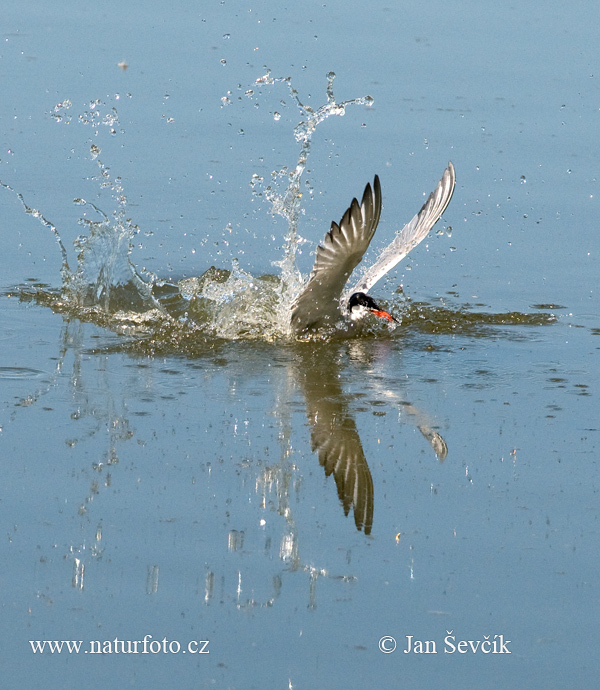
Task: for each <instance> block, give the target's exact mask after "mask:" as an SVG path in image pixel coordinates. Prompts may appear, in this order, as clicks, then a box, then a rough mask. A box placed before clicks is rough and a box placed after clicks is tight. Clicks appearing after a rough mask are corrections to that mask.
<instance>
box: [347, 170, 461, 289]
mask: <svg viewBox="0 0 600 690" xmlns="http://www.w3.org/2000/svg"><path fill="white" fill-rule="evenodd" d="M455 184H456V177H455V174H454V166H453V165H452V163H448V167H447V168H446V170H445V171H444V174H443V175H442V179H441V180H440V181H439V182H438V185H437V187H436V188H435V191H433V192H432V193H431V194H430V195H429V199H427V201H426V202H425V203H424V204H423V207H422V208H421V210H420V211H419V212H418V213H417V215H416V216H415V217H414V218H413V219H412V220H411V221H410V223H407V224H406V225H405V226H404V227H403V228H402V230H401V231H400V232H399V233H398V234H397V235H396V237H395V239H394V240H393V241H392V242H391V243H390V244H389V245H388V246H387V247H386V248H385V249H384V250H383V252H381V254H380V255H379V257H378V259H377V261H376V262H375V263H374V264H373V266H371V268H369V270H368V271H367V272H366V273H365V274H364V276H363V277H362V278H361V280H360V281H359V282H358V283H357V284H356V285H355V286H354V287H353V288H352V290H348V291H347V292H345V293H344V299H348V298H349V297H350V295H352V294H354V293H355V292H368V291H369V290H370V289H371V288H372V287H373V285H375V283H376V282H377V281H378V280H380V279H381V278H383V276H384V275H385V274H386V273H388V271H391V270H392V268H394V266H396V264H397V263H398V262H399V261H401V260H402V259H403V258H404V257H405V256H406V255H407V254H408V253H409V252H410V251H411V250H412V249H414V248H415V247H416V246H417V245H418V244H419V242H421V241H422V240H424V239H425V237H427V235H428V233H429V231H430V230H431V228H432V227H433V226H434V225H435V224H436V223H437V221H438V220H439V219H440V217H441V215H442V213H444V211H445V210H446V207H447V206H448V204H449V203H450V199H451V198H452V193H453V192H454V185H455Z"/></svg>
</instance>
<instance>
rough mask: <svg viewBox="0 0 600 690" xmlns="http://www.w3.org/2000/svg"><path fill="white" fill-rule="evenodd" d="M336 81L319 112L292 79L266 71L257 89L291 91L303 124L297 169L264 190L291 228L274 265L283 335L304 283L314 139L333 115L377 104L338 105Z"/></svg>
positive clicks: (366, 100) (297, 133)
mask: <svg viewBox="0 0 600 690" xmlns="http://www.w3.org/2000/svg"><path fill="white" fill-rule="evenodd" d="M334 80H335V73H334V72H329V74H328V75H327V102H326V103H325V104H324V105H322V106H321V107H319V108H317V110H314V109H313V108H311V107H310V106H308V105H305V104H304V103H302V101H301V100H300V96H299V94H298V91H297V90H296V89H295V88H294V86H293V85H292V80H291V77H285V78H274V77H272V76H271V73H270V71H267V73H266V74H265V75H264V76H262V77H260V78H259V79H257V80H256V85H257V86H272V85H274V84H276V83H279V82H281V83H285V84H286V85H287V87H288V89H289V92H290V96H291V97H292V100H293V101H294V103H295V104H296V106H297V108H298V110H299V111H300V113H301V116H302V120H301V121H300V122H299V123H298V124H297V125H296V127H295V128H294V137H295V139H296V141H297V142H298V143H299V144H300V154H299V157H298V162H297V163H296V167H295V168H294V169H293V170H291V171H290V170H289V169H288V168H282V169H281V170H279V171H276V172H274V173H272V178H273V184H272V185H269V186H267V187H266V188H265V196H266V198H267V200H268V201H269V202H270V203H271V204H272V211H271V212H272V214H273V215H280V216H282V217H283V218H284V219H285V220H286V221H287V224H288V231H287V234H286V236H285V244H284V247H283V258H282V259H281V260H279V261H273V265H274V266H277V267H278V268H279V269H280V271H281V291H280V302H279V304H280V308H279V314H280V315H281V316H282V317H283V319H285V320H286V323H285V324H284V323H282V324H280V325H281V327H282V332H284V333H285V334H286V335H290V334H291V332H290V325H289V314H290V312H291V307H292V303H293V301H294V299H295V298H296V297H297V296H298V294H299V292H300V290H301V289H302V286H303V285H304V279H303V277H302V274H301V273H300V271H299V270H298V267H297V265H296V257H297V254H298V247H299V245H300V244H301V241H302V240H301V238H300V236H299V234H298V223H299V218H300V215H301V211H302V192H301V180H302V175H303V174H304V171H305V170H306V164H307V160H308V157H309V154H310V149H311V143H312V136H313V134H314V133H315V130H316V129H317V127H318V126H319V125H320V124H321V123H322V122H324V121H325V120H326V119H327V118H329V117H331V116H332V115H338V116H340V117H343V116H344V115H345V114H346V108H347V107H348V106H349V105H364V106H369V107H370V106H371V105H373V102H374V101H373V98H372V97H371V96H363V97H361V98H352V99H350V100H347V101H342V102H341V103H337V102H336V100H335V96H334V93H333V82H334ZM281 179H284V180H286V181H287V184H286V187H285V189H284V190H283V192H282V193H280V192H278V184H279V181H280V180H281Z"/></svg>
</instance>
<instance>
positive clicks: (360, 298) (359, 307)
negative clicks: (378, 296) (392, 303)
mask: <svg viewBox="0 0 600 690" xmlns="http://www.w3.org/2000/svg"><path fill="white" fill-rule="evenodd" d="M348 313H349V314H350V318H351V319H352V321H358V320H359V319H362V318H363V316H365V315H366V314H369V313H370V314H375V316H378V317H379V318H380V319H386V320H387V321H395V322H396V323H400V321H399V320H398V319H397V318H396V317H395V316H392V315H391V314H390V313H388V312H387V311H385V310H384V309H381V307H379V305H378V304H377V303H376V302H375V300H374V299H373V298H372V297H369V295H366V294H365V293H364V292H355V293H354V294H353V295H352V296H351V297H350V299H349V300H348Z"/></svg>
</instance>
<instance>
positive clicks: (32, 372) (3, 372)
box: [0, 367, 47, 381]
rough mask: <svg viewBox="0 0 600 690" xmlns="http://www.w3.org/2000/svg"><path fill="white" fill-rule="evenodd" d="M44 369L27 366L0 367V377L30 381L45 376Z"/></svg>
mask: <svg viewBox="0 0 600 690" xmlns="http://www.w3.org/2000/svg"><path fill="white" fill-rule="evenodd" d="M46 375H47V374H46V372H45V371H41V370H40V369H30V368H28V367H0V379H21V380H23V381H31V380H33V379H41V378H43V377H44V376H46Z"/></svg>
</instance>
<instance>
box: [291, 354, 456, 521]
mask: <svg viewBox="0 0 600 690" xmlns="http://www.w3.org/2000/svg"><path fill="white" fill-rule="evenodd" d="M362 345H364V344H363V343H361V342H360V341H352V342H351V343H350V344H349V348H350V351H349V354H350V357H351V359H355V360H359V359H360V360H361V361H362V362H365V360H366V359H367V360H368V358H369V354H368V352H365V351H364V350H363V349H362ZM296 352H297V354H296V357H297V360H298V361H297V365H296V366H295V371H296V376H295V378H296V380H297V381H298V383H299V385H300V387H301V389H302V393H303V395H304V400H305V404H306V416H307V418H308V421H309V424H310V428H311V432H310V440H311V448H312V450H313V452H316V453H317V454H318V456H319V464H320V465H321V466H322V467H323V469H324V470H325V474H326V475H327V476H328V477H329V476H330V475H333V478H334V480H335V483H336V487H337V493H338V497H339V499H340V501H341V503H342V505H343V508H344V513H345V514H346V515H348V514H349V513H350V510H352V511H353V512H354V523H355V525H356V528H357V529H358V530H364V532H365V534H370V533H371V529H372V527H373V513H374V506H375V497H374V488H373V478H372V476H371V470H370V469H369V464H368V462H367V459H366V457H365V453H364V451H363V446H362V442H361V440H360V436H359V432H358V429H357V427H356V422H355V420H354V415H353V413H352V410H351V407H350V396H349V395H348V394H346V393H344V391H343V390H342V386H341V385H340V376H339V374H340V367H339V354H340V351H339V349H338V348H337V346H335V345H333V344H331V343H321V342H319V343H310V344H305V345H303V346H302V347H301V348H299V349H298V350H297V351H296ZM370 385H371V386H373V387H374V389H375V390H376V391H377V395H378V397H382V398H384V399H386V400H389V401H390V402H391V403H396V404H398V405H399V409H400V411H401V414H400V421H402V422H407V423H410V424H411V425H414V426H416V427H417V428H418V429H419V431H420V432H421V433H422V434H423V436H424V437H425V438H426V439H427V440H428V441H429V443H430V445H431V447H432V449H433V451H434V453H435V454H436V457H437V459H438V460H439V461H440V462H443V461H444V459H445V458H446V456H447V453H448V448H447V446H446V443H445V441H444V439H443V438H442V436H441V435H440V434H439V433H438V432H437V431H435V430H434V429H433V428H432V427H431V425H430V422H429V420H428V419H427V416H426V415H425V414H424V413H422V412H421V411H420V410H419V409H418V408H416V407H415V406H414V405H412V404H410V403H409V402H406V401H404V400H402V399H401V398H400V397H399V396H398V394H397V393H395V392H393V391H391V390H388V389H387V388H380V387H379V386H378V385H377V382H376V380H374V379H371V381H370Z"/></svg>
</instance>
